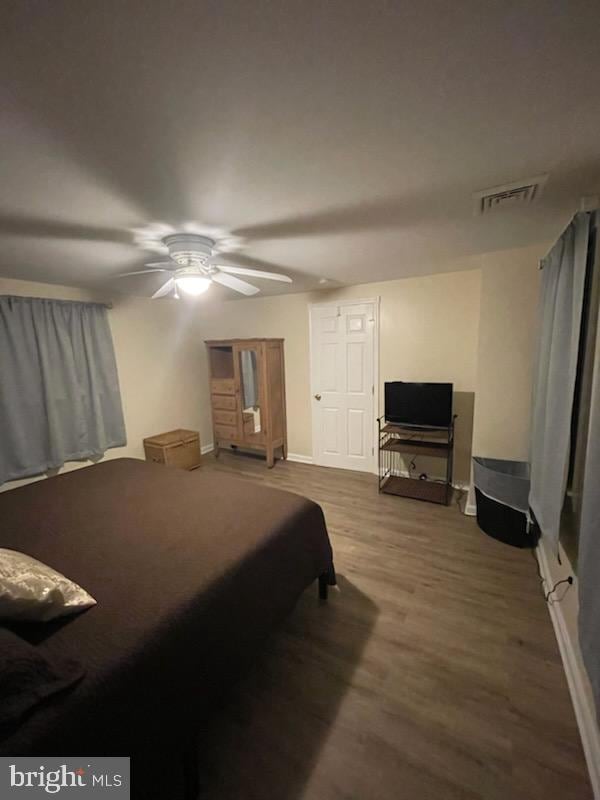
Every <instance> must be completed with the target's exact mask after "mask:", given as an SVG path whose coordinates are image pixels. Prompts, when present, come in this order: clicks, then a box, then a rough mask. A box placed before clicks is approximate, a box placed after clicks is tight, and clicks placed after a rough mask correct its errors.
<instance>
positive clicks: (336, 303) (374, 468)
mask: <svg viewBox="0 0 600 800" xmlns="http://www.w3.org/2000/svg"><path fill="white" fill-rule="evenodd" d="M365 303H372V304H373V411H374V413H375V416H374V418H373V422H372V431H373V439H372V441H373V453H372V456H371V468H370V470H369V471H370V472H372V473H374V474H375V475H377V474H379V455H378V452H377V451H378V446H379V442H378V441H377V437H378V426H377V418H378V417H379V320H380V312H379V306H380V303H381V297H380V296H379V295H377V296H376V297H367V298H364V297H362V298H357V299H354V298H345V299H341V300H330V301H325V302H322V303H309V305H308V344H309V347H308V358H309V370H310V419H311V443H312V463H313V464H317V465H318V463H319V462H318V461H317V453H318V447H317V441H318V437H317V426H316V425H315V420H314V415H313V395H314V394H315V392H316V387H315V369H314V362H313V350H314V345H313V323H312V319H313V317H312V310H313V308H336V309H337V308H339V307H340V306H344V307H346V306H359V305H364V304H365ZM340 469H342V468H340Z"/></svg>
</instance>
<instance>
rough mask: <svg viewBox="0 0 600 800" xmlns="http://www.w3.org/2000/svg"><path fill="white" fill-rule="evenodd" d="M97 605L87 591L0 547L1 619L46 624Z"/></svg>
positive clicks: (16, 553) (23, 555)
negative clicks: (51, 620) (56, 618)
mask: <svg viewBox="0 0 600 800" xmlns="http://www.w3.org/2000/svg"><path fill="white" fill-rule="evenodd" d="M94 605H96V601H95V600H94V598H93V597H92V596H91V595H89V594H88V593H87V592H86V591H85V589H82V588H81V586H78V585H77V584H76V583H73V581H70V580H69V579H68V578H65V576H64V575H61V574H60V572H56V570H54V569H52V568H51V567H48V566H46V564H42V562H41V561H36V559H35V558H31V556H26V555H25V553H19V552H17V551H16V550H8V549H6V548H2V547H0V619H1V620H9V621H10V622H21V621H28V622H47V621H48V620H50V619H54V618H55V617H63V616H66V615H68V614H75V613H76V612H77V611H83V609H84V608H89V607H90V606H94Z"/></svg>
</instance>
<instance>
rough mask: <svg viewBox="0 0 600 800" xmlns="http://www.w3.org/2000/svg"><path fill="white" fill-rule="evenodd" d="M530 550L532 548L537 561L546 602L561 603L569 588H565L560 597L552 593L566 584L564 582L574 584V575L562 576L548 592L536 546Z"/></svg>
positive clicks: (534, 558)
mask: <svg viewBox="0 0 600 800" xmlns="http://www.w3.org/2000/svg"><path fill="white" fill-rule="evenodd" d="M530 550H531V555H532V556H533V560H534V561H535V566H536V570H537V576H538V579H539V582H540V589H541V591H542V596H543V598H544V600H545V601H546V603H560V601H561V600H562V599H563V597H564V596H565V595H566V593H567V592H568V591H569V590H568V589H565V591H564V592H563V593H562V595H561V596H560V597H552V595H553V594H554V592H555V591H556V590H557V589H558V587H559V586H562V584H564V583H568V584H569V586H572V585H573V576H572V575H569V576H568V578H562V580H560V581H557V582H556V583H555V584H554V586H553V587H552V588H551V589H550V591H549V592H546V590H545V589H544V584H545V582H546V579H545V578H544V576H543V575H542V570H541V568H540V562H539V559H538V557H537V555H536V552H535V550H536V548H535V547H531V548H530Z"/></svg>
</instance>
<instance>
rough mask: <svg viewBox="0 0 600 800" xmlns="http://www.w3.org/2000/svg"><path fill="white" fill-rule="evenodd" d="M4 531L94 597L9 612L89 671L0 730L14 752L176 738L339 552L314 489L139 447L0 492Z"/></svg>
mask: <svg viewBox="0 0 600 800" xmlns="http://www.w3.org/2000/svg"><path fill="white" fill-rule="evenodd" d="M0 547H10V548H14V549H16V550H21V551H23V552H25V553H27V554H29V555H31V556H33V557H34V558H37V559H40V560H41V561H44V562H45V563H47V564H49V565H50V566H52V567H54V568H55V569H57V570H59V571H60V572H63V573H64V574H65V575H67V576H68V577H69V578H71V579H72V580H74V581H76V582H77V583H79V584H81V585H82V586H83V587H85V588H86V589H87V590H88V591H89V592H90V593H91V594H92V595H93V596H94V597H95V598H96V599H97V601H98V605H97V606H95V607H94V608H92V609H90V610H89V611H86V612H84V613H83V614H81V615H79V616H77V617H72V618H70V619H67V620H63V621H61V622H56V623H45V624H44V625H31V624H30V625H29V626H27V625H21V626H20V627H18V628H16V630H17V632H18V633H19V634H20V635H22V636H24V637H26V638H28V639H29V641H35V642H37V643H38V645H39V646H40V647H41V648H43V649H44V650H45V652H47V653H48V655H49V656H52V655H58V654H60V655H61V656H71V657H73V658H76V659H77V660H78V661H79V662H81V664H82V665H83V667H84V669H85V677H84V678H83V680H81V682H80V683H79V684H78V685H77V686H75V687H74V688H73V689H72V690H70V691H69V692H68V693H66V694H64V695H59V696H56V697H55V698H52V699H51V700H50V701H48V702H47V704H46V705H44V706H42V707H39V708H37V709H36V710H35V711H34V712H33V713H32V714H31V715H30V717H29V718H28V719H27V720H26V721H25V722H24V723H22V724H21V725H20V727H19V728H18V729H17V730H15V731H13V732H12V734H11V735H9V736H8V738H5V739H4V740H3V742H1V743H0V754H7V755H27V754H46V755H51V754H60V755H110V754H114V755H134V756H135V755H136V754H139V755H140V756H144V757H148V756H149V755H150V754H152V753H153V752H156V753H159V752H161V753H163V755H164V753H165V749H166V748H167V747H171V748H172V749H173V750H174V751H176V750H177V748H178V747H179V746H180V744H181V742H180V740H181V737H182V735H183V732H184V731H186V730H187V729H188V726H189V725H190V724H194V721H195V723H198V721H199V720H200V719H201V718H202V714H203V712H204V710H205V709H206V708H207V706H208V705H209V702H210V700H211V699H212V698H213V697H214V696H215V694H216V693H218V692H219V691H220V690H221V689H222V687H223V686H224V685H226V684H227V682H228V681H229V680H230V679H231V677H233V676H234V675H235V674H236V671H237V668H238V667H239V665H240V663H241V662H243V661H245V660H246V659H247V658H248V656H249V654H251V652H252V649H253V648H254V647H255V645H256V644H257V643H258V642H260V641H261V640H262V639H263V637H264V636H265V635H266V634H267V633H268V632H269V631H270V630H271V629H272V628H273V626H274V625H276V624H277V623H278V622H279V621H281V620H282V618H283V617H284V616H285V615H286V614H287V613H288V612H289V611H290V609H291V608H292V606H293V605H294V603H295V601H296V599H297V598H298V596H299V595H300V593H301V592H302V591H303V590H304V589H305V588H306V587H307V586H308V585H309V584H310V583H311V582H312V581H314V580H315V579H316V578H317V577H318V575H319V574H321V573H323V572H324V571H325V570H327V568H328V567H329V565H330V564H331V562H332V553H331V548H330V545H329V540H328V537H327V531H326V528H325V523H324V519H323V514H322V512H321V509H320V507H319V506H317V505H316V504H315V503H313V502H311V501H309V500H307V499H305V498H303V497H299V496H297V495H294V494H290V493H287V492H282V491H278V490H274V489H269V488H265V487H262V486H258V485H257V484H255V483H251V482H248V481H242V480H237V479H234V478H230V477H227V476H224V475H220V474H215V473H212V474H203V473H202V471H201V470H200V471H196V472H192V473H189V472H183V471H180V470H171V469H168V468H165V467H163V466H159V465H154V464H147V463H145V462H142V461H137V460H133V459H118V460H114V461H107V462H104V463H102V464H98V465H96V466H92V467H88V468H85V469H81V470H77V471H76V472H71V473H68V474H63V475H60V476H58V477H55V478H51V479H49V480H44V481H40V482H39V483H34V484H30V485H28V486H25V487H23V488H20V489H15V490H13V491H9V492H6V493H3V494H0ZM132 766H133V769H134V774H135V761H134V762H133V764H132Z"/></svg>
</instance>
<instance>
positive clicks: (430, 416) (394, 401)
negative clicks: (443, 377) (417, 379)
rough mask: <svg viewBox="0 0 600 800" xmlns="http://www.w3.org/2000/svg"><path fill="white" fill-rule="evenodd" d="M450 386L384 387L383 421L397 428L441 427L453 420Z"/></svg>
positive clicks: (398, 384)
mask: <svg viewBox="0 0 600 800" xmlns="http://www.w3.org/2000/svg"><path fill="white" fill-rule="evenodd" d="M452 386H453V384H451V383H406V382H405V381H390V382H389V383H386V384H385V418H386V420H387V421H388V422H395V423H396V424H398V425H410V426H414V427H423V428H444V427H447V426H448V425H450V422H451V421H452Z"/></svg>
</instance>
